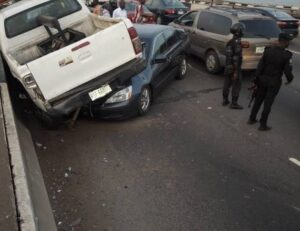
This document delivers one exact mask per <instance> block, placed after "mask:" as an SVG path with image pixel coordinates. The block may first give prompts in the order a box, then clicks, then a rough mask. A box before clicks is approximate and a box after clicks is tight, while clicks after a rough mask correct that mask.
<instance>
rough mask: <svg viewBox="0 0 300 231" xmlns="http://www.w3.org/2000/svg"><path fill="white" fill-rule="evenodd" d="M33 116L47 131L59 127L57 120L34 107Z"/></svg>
mask: <svg viewBox="0 0 300 231" xmlns="http://www.w3.org/2000/svg"><path fill="white" fill-rule="evenodd" d="M34 114H35V116H36V118H37V119H38V120H39V121H40V122H41V124H42V125H43V126H45V127H46V128H48V129H51V130H55V129H57V128H58V127H59V125H60V121H59V120H58V119H56V118H53V117H51V116H50V115H49V114H47V113H46V112H44V111H43V110H41V109H40V108H38V107H36V106H35V111H34Z"/></svg>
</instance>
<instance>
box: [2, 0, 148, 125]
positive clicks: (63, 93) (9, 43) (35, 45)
mask: <svg viewBox="0 0 300 231" xmlns="http://www.w3.org/2000/svg"><path fill="white" fill-rule="evenodd" d="M0 18H1V19H0V24H1V27H0V31H1V33H0V47H1V54H2V56H3V58H4V62H5V64H6V65H5V66H7V67H8V70H9V73H10V74H11V75H12V76H13V77H14V78H16V79H17V80H18V81H19V82H20V83H21V84H22V86H23V87H24V89H25V90H26V92H27V94H28V95H29V97H30V98H31V99H32V101H33V102H34V104H35V105H36V107H37V109H38V111H39V113H38V115H43V117H41V118H42V119H45V118H47V119H45V122H46V123H48V122H49V123H50V121H51V122H54V121H56V120H57V118H58V117H64V116H65V115H69V114H70V113H72V112H73V111H74V110H75V109H76V108H79V107H81V106H83V105H85V104H87V103H89V102H90V101H94V100H97V99H99V98H101V97H104V96H105V95H107V94H109V93H110V92H111V90H112V89H111V87H110V84H111V82H113V81H115V80H119V79H122V80H126V79H129V78H131V77H132V76H134V75H135V74H136V73H139V72H140V71H141V70H142V69H143V68H144V64H143V61H142V45H141V42H140V39H139V37H138V34H137V32H136V30H135V28H134V27H133V25H132V23H131V22H130V20H129V19H124V20H121V19H110V18H104V17H102V18H99V17H97V16H96V15H93V14H91V13H90V12H89V9H88V8H87V7H86V6H85V5H84V3H83V1H81V0H64V1H61V0H52V1H49V0H32V1H19V2H17V3H15V4H12V5H11V6H8V7H7V8H4V9H2V10H1V11H0ZM120 38H122V39H120ZM112 47H113V48H114V49H111V48H112Z"/></svg>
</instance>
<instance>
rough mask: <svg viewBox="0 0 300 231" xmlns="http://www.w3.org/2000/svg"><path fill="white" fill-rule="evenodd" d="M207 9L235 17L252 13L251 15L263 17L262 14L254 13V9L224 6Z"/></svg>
mask: <svg viewBox="0 0 300 231" xmlns="http://www.w3.org/2000/svg"><path fill="white" fill-rule="evenodd" d="M209 8H212V9H215V10H221V11H224V12H227V13H229V14H231V15H233V16H235V17H237V16H238V15H239V13H252V14H259V15H263V13H261V12H259V11H256V10H255V9H249V8H245V7H243V8H231V7H230V8H229V7H224V6H211V7H209Z"/></svg>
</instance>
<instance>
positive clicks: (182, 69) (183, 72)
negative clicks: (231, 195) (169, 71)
mask: <svg viewBox="0 0 300 231" xmlns="http://www.w3.org/2000/svg"><path fill="white" fill-rule="evenodd" d="M186 69H187V68H186V60H185V59H183V60H182V62H181V75H182V76H183V75H185V73H186Z"/></svg>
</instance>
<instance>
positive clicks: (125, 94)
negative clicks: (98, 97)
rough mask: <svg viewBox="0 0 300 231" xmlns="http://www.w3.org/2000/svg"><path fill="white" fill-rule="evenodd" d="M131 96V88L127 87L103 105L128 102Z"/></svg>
mask: <svg viewBox="0 0 300 231" xmlns="http://www.w3.org/2000/svg"><path fill="white" fill-rule="evenodd" d="M131 96H132V86H129V87H127V88H125V89H123V90H121V91H118V92H117V93H115V94H114V95H113V96H111V97H110V98H109V99H108V100H107V101H106V102H105V103H121V102H124V101H127V100H129V99H130V98H131Z"/></svg>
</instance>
